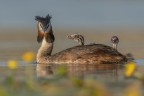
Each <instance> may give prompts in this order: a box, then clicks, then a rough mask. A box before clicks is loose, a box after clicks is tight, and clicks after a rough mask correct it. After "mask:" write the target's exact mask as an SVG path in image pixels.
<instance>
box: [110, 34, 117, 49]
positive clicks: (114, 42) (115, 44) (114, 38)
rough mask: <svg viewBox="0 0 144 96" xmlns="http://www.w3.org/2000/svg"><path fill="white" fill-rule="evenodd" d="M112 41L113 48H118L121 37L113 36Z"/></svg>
mask: <svg viewBox="0 0 144 96" xmlns="http://www.w3.org/2000/svg"><path fill="white" fill-rule="evenodd" d="M111 42H112V43H113V48H114V49H116V50H117V45H118V43H119V38H118V37H117V36H112V38H111Z"/></svg>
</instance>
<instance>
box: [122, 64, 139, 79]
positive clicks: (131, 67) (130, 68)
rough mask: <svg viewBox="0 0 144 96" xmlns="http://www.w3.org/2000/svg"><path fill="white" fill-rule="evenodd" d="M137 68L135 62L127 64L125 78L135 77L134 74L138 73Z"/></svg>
mask: <svg viewBox="0 0 144 96" xmlns="http://www.w3.org/2000/svg"><path fill="white" fill-rule="evenodd" d="M136 68H137V66H136V63H135V62H130V63H128V64H126V66H125V76H126V77H131V76H133V74H134V73H135V71H136Z"/></svg>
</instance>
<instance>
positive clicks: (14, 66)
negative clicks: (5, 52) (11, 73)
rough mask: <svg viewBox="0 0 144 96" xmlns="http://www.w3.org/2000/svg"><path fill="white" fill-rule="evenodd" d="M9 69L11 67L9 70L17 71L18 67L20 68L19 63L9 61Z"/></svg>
mask: <svg viewBox="0 0 144 96" xmlns="http://www.w3.org/2000/svg"><path fill="white" fill-rule="evenodd" d="M8 67H9V69H12V70H13V69H17V67H18V62H17V61H15V60H9V61H8Z"/></svg>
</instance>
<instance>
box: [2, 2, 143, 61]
mask: <svg viewBox="0 0 144 96" xmlns="http://www.w3.org/2000/svg"><path fill="white" fill-rule="evenodd" d="M0 12H1V13H0V52H1V54H0V60H8V59H9V58H11V59H20V56H21V54H22V53H24V52H26V51H34V52H37V50H38V48H39V46H40V44H38V43H37V41H36V37H37V22H36V21H35V16H37V15H39V16H46V15H47V14H50V15H52V17H53V18H52V20H51V22H52V26H53V30H54V35H55V37H56V41H55V45H54V50H53V53H56V52H59V51H61V50H63V49H66V48H69V47H72V46H75V45H77V44H78V43H76V42H74V41H72V40H68V39H67V38H66V36H67V35H69V34H74V33H80V34H82V35H84V37H85V42H86V44H88V43H102V44H106V45H109V46H112V44H111V42H110V38H111V37H112V36H113V35H116V36H118V37H119V39H120V43H119V45H118V51H120V52H121V53H123V54H126V53H132V54H133V55H134V57H135V58H138V59H140V58H143V57H144V54H143V52H144V45H143V41H144V37H143V36H144V1H142V0H21V1H20V0H11V1H10V0H1V1H0Z"/></svg>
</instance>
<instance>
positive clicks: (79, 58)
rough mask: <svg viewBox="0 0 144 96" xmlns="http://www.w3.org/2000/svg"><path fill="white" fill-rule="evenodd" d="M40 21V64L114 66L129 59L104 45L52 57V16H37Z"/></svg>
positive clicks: (78, 48)
mask: <svg viewBox="0 0 144 96" xmlns="http://www.w3.org/2000/svg"><path fill="white" fill-rule="evenodd" d="M35 20H37V21H38V24H37V28H38V36H37V41H38V42H42V44H41V46H40V48H39V50H38V53H37V62H38V63H47V64H50V63H57V64H70V63H78V64H113V63H121V64H122V63H124V62H126V61H127V58H126V57H125V56H124V55H122V54H121V53H119V52H118V51H116V50H114V49H113V48H112V47H110V46H106V45H103V44H89V45H83V46H81V45H78V46H74V47H72V48H68V49H66V50H63V51H61V52H58V53H56V54H54V55H51V53H52V50H53V44H54V40H55V38H54V35H53V30H52V25H51V21H50V20H51V16H49V15H47V16H46V17H45V18H44V17H40V16H36V17H35Z"/></svg>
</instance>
